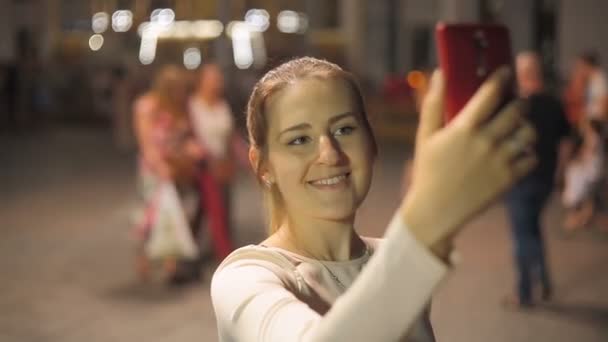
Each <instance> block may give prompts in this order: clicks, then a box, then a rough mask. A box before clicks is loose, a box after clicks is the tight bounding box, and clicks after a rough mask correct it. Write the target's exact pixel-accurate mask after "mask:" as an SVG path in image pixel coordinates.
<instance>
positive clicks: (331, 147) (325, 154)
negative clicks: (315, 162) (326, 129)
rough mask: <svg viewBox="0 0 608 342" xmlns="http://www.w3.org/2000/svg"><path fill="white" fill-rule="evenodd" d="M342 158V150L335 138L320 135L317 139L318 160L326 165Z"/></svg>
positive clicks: (335, 162) (334, 163) (336, 162)
mask: <svg viewBox="0 0 608 342" xmlns="http://www.w3.org/2000/svg"><path fill="white" fill-rule="evenodd" d="M341 158H342V151H341V150H340V146H339V145H338V142H337V141H335V139H332V138H331V137H328V136H325V135H324V136H321V137H320V140H319V162H320V163H323V164H327V165H336V164H338V163H339V162H340V160H341Z"/></svg>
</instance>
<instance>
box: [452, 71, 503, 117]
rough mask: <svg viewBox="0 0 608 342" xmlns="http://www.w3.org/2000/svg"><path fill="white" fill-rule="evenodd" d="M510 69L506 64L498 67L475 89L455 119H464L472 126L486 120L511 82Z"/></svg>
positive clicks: (500, 100) (501, 99)
mask: <svg viewBox="0 0 608 342" xmlns="http://www.w3.org/2000/svg"><path fill="white" fill-rule="evenodd" d="M511 74H512V72H511V70H510V69H509V67H507V66H502V67H500V68H498V69H497V70H496V71H495V72H494V73H492V75H490V77H489V78H488V79H487V80H486V81H485V82H483V84H482V85H481V87H479V89H477V91H476V92H475V94H474V95H473V97H472V98H471V99H470V100H469V102H467V104H466V105H465V106H464V108H463V109H462V113H461V115H458V116H457V117H456V119H455V120H459V121H465V122H466V124H468V125H470V126H472V127H478V126H479V125H481V124H482V123H484V122H486V121H487V120H488V119H489V118H490V116H491V115H492V113H494V112H495V111H496V109H497V108H498V106H499V105H500V103H501V102H502V101H503V99H504V95H505V92H506V91H507V90H508V89H507V88H508V87H509V86H510V84H511Z"/></svg>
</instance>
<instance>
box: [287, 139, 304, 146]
mask: <svg viewBox="0 0 608 342" xmlns="http://www.w3.org/2000/svg"><path fill="white" fill-rule="evenodd" d="M308 140H309V139H308V137H297V138H295V139H293V140H291V141H289V143H288V145H303V144H305V143H307V142H308Z"/></svg>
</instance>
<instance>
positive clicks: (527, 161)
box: [512, 153, 538, 181]
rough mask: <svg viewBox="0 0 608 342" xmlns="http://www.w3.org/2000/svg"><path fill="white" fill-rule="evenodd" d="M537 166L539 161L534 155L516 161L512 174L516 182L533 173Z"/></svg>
mask: <svg viewBox="0 0 608 342" xmlns="http://www.w3.org/2000/svg"><path fill="white" fill-rule="evenodd" d="M537 164H538V159H537V158H536V155H535V154H533V153H531V154H527V155H525V156H524V157H522V158H519V159H516V160H515V162H514V163H513V166H512V167H513V168H512V174H513V177H514V180H515V181H517V180H519V179H521V178H523V177H524V176H526V175H527V174H528V173H530V171H532V170H533V169H534V168H535V167H536V165H537Z"/></svg>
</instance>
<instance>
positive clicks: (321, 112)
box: [264, 78, 374, 220]
mask: <svg viewBox="0 0 608 342" xmlns="http://www.w3.org/2000/svg"><path fill="white" fill-rule="evenodd" d="M362 115H363V114H362V108H358V106H357V102H356V101H355V94H354V93H353V90H352V89H351V88H350V87H349V86H348V84H347V83H346V82H345V81H344V80H340V79H322V80H319V79H315V78H306V79H302V80H298V81H297V82H296V83H294V84H291V85H289V86H287V87H286V88H284V89H282V90H280V91H279V92H277V93H275V94H273V95H272V96H271V97H270V98H269V99H268V101H267V106H266V116H267V120H268V136H267V139H268V140H267V142H268V146H267V147H268V148H267V153H268V155H267V159H266V160H267V163H266V167H265V168H264V169H265V170H266V171H265V172H267V173H268V174H267V176H270V179H271V180H273V181H274V182H275V184H276V186H277V187H278V190H279V192H280V194H281V196H282V200H283V203H284V206H285V209H286V210H287V214H288V215H290V216H292V217H293V216H300V217H301V216H302V215H305V216H310V217H314V218H317V219H329V220H346V219H351V218H354V214H355V211H356V209H357V208H358V207H359V205H360V204H361V202H362V201H363V199H364V198H365V196H366V195H367V192H368V190H369V186H370V181H371V176H372V166H373V159H374V156H373V152H372V141H371V134H370V132H368V131H367V129H366V126H365V125H364V124H363V118H362Z"/></svg>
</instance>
